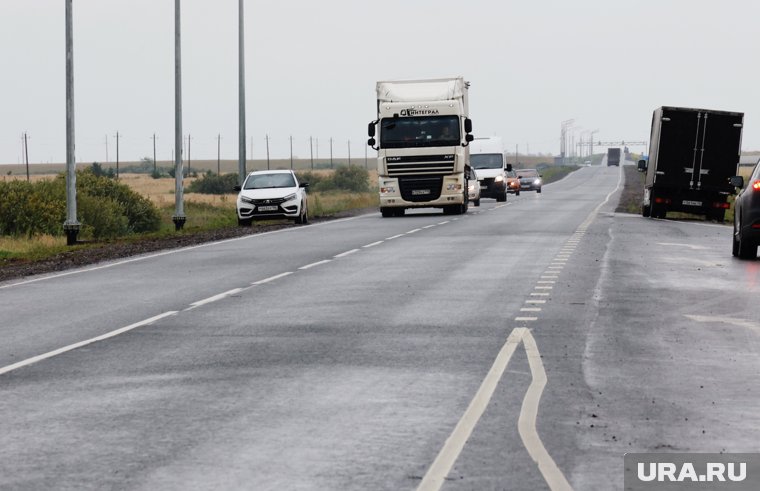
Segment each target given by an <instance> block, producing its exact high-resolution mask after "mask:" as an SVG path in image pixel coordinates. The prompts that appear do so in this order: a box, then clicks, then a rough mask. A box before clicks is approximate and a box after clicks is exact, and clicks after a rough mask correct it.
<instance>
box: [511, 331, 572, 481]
mask: <svg viewBox="0 0 760 491" xmlns="http://www.w3.org/2000/svg"><path fill="white" fill-rule="evenodd" d="M522 343H523V346H524V347H525V352H526V354H527V355H528V364H529V365H530V373H531V375H532V378H533V379H532V380H531V383H530V386H529V387H528V391H527V392H526V393H525V398H524V399H523V403H522V407H521V409H520V417H519V419H518V421H517V427H518V430H519V432H520V438H522V441H523V444H524V445H525V448H526V449H527V450H528V453H529V454H530V456H531V458H532V459H533V461H534V462H535V463H536V464H538V470H539V471H540V472H541V475H543V476H544V480H545V481H546V484H548V485H549V488H550V489H551V490H552V491H568V490H572V489H573V488H572V487H571V486H570V483H569V482H568V481H567V479H566V478H565V476H564V474H562V471H561V470H560V469H559V467H557V464H556V463H555V462H554V460H553V459H552V457H551V455H549V452H547V451H546V447H544V444H543V443H542V442H541V437H540V436H539V435H538V431H537V430H536V419H537V417H538V404H539V402H540V401H541V394H543V391H544V387H545V386H546V382H547V377H546V371H545V370H544V365H543V363H542V362H541V354H540V353H539V352H538V346H537V345H536V340H535V339H534V338H533V335H532V334H531V333H530V331H528V332H526V333H524V335H523V337H522Z"/></svg>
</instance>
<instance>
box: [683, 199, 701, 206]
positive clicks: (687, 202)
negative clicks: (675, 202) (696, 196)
mask: <svg viewBox="0 0 760 491" xmlns="http://www.w3.org/2000/svg"><path fill="white" fill-rule="evenodd" d="M683 204H684V206H702V202H701V201H691V200H688V199H685V200H683Z"/></svg>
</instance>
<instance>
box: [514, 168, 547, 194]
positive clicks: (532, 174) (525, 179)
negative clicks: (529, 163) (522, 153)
mask: <svg viewBox="0 0 760 491" xmlns="http://www.w3.org/2000/svg"><path fill="white" fill-rule="evenodd" d="M517 177H519V178H520V189H521V190H527V191H535V192H537V193H540V192H541V185H542V184H543V182H542V181H541V174H539V173H538V171H537V170H536V169H520V170H518V171H517Z"/></svg>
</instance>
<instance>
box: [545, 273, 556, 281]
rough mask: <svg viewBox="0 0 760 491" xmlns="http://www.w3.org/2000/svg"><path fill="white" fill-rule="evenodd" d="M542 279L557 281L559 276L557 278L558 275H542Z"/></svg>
mask: <svg viewBox="0 0 760 491" xmlns="http://www.w3.org/2000/svg"><path fill="white" fill-rule="evenodd" d="M541 279H545V280H556V279H559V276H557V275H556V274H542V275H541Z"/></svg>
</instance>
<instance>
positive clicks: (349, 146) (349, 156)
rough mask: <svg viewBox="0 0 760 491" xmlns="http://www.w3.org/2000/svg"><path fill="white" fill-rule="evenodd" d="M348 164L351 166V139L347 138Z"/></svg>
mask: <svg viewBox="0 0 760 491" xmlns="http://www.w3.org/2000/svg"><path fill="white" fill-rule="evenodd" d="M348 166H349V167H351V140H348Z"/></svg>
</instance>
